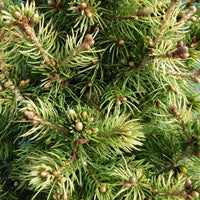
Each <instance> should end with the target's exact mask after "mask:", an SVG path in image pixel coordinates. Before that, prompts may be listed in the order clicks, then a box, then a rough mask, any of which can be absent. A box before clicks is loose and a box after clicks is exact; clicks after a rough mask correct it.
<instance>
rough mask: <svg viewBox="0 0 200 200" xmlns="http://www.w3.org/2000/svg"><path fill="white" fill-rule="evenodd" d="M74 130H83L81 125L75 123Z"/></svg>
mask: <svg viewBox="0 0 200 200" xmlns="http://www.w3.org/2000/svg"><path fill="white" fill-rule="evenodd" d="M75 129H76V130H77V131H79V132H80V131H82V130H83V123H82V122H77V123H76V125H75Z"/></svg>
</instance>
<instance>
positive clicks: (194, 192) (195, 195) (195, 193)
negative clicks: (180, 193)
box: [191, 190, 199, 199]
mask: <svg viewBox="0 0 200 200" xmlns="http://www.w3.org/2000/svg"><path fill="white" fill-rule="evenodd" d="M191 196H192V197H194V198H195V199H197V198H199V193H198V192H197V191H194V190H193V191H192V192H191Z"/></svg>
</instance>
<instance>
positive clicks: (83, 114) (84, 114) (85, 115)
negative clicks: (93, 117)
mask: <svg viewBox="0 0 200 200" xmlns="http://www.w3.org/2000/svg"><path fill="white" fill-rule="evenodd" d="M81 116H82V117H83V119H87V116H88V114H87V112H86V111H83V112H82V114H81Z"/></svg>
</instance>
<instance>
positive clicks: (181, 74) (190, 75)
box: [155, 69, 200, 81]
mask: <svg viewBox="0 0 200 200" xmlns="http://www.w3.org/2000/svg"><path fill="white" fill-rule="evenodd" d="M155 71H157V72H160V73H163V71H162V70H156V69H155ZM165 74H166V75H172V76H179V77H186V78H191V79H193V80H194V81H195V78H196V77H197V76H199V75H200V70H197V71H194V72H175V71H169V72H166V73H165Z"/></svg>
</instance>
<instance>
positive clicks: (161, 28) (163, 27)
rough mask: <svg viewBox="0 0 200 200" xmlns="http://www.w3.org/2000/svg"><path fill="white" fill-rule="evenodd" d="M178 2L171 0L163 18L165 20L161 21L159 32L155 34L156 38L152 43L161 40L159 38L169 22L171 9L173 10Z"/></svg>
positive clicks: (171, 13)
mask: <svg viewBox="0 0 200 200" xmlns="http://www.w3.org/2000/svg"><path fill="white" fill-rule="evenodd" d="M178 2H179V1H178V0H171V3H170V5H169V8H168V10H167V13H166V18H165V20H164V21H163V23H162V25H161V27H160V32H159V33H158V34H157V36H156V38H155V39H154V43H156V42H158V41H161V38H162V37H163V35H164V32H165V29H166V27H167V25H168V23H169V22H170V19H171V17H172V15H173V11H174V10H175V8H176V6H177V4H178Z"/></svg>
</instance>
